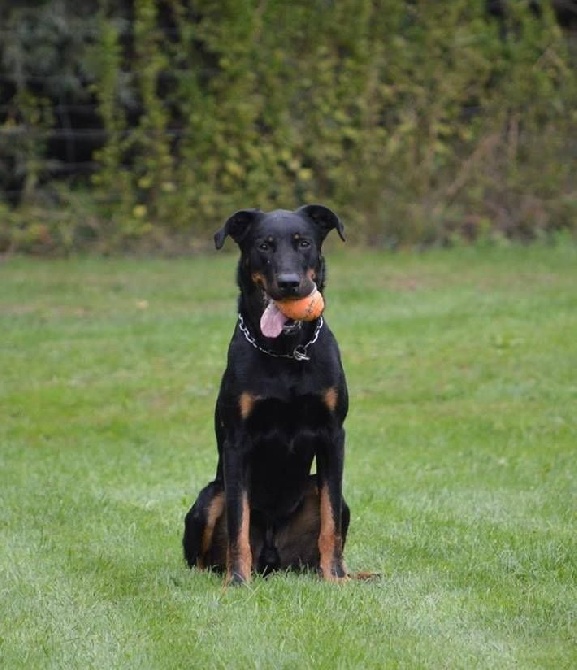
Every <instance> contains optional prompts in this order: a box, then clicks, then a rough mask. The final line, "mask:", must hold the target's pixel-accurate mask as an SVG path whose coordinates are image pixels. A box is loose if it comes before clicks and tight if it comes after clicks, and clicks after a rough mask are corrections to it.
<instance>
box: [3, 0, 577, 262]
mask: <svg viewBox="0 0 577 670" xmlns="http://www.w3.org/2000/svg"><path fill="white" fill-rule="evenodd" d="M576 7H577V3H572V2H567V1H564V2H559V1H557V2H548V1H545V0H543V1H542V2H540V3H539V2H534V1H531V2H528V1H525V0H509V1H506V0H504V1H502V2H494V1H493V2H486V1H484V0H478V1H477V2H470V0H451V1H450V2H449V1H447V2H428V1H426V0H387V1H385V0H381V1H377V2H375V1H374V0H339V2H334V3H333V2H327V1H326V0H313V1H312V2H311V1H309V0H306V1H304V0H302V1H301V0H298V1H297V2H291V3H286V2H284V1H281V0H241V1H237V0H198V1H195V2H188V1H187V0H162V1H161V0H135V2H127V1H125V2H108V1H107V0H91V1H90V2H83V3H78V2H68V1H67V0H50V1H38V2H30V3H21V2H18V3H17V2H13V1H10V0H0V11H1V14H2V17H3V19H2V25H1V27H0V30H1V34H2V40H0V68H1V69H0V76H1V80H0V81H1V83H2V89H1V93H0V104H1V110H0V156H1V158H0V184H1V186H2V188H3V192H4V201H3V204H0V250H4V251H7V250H26V251H36V252H47V251H52V252H58V253H62V252H67V251H71V250H73V249H78V248H86V247H91V248H94V249H98V250H100V251H103V252H104V251H110V250H122V249H127V248H134V247H135V246H137V247H141V248H142V247H144V248H149V249H156V250H159V249H160V250H163V249H164V250H166V251H168V250H171V249H173V250H174V249H178V250H180V251H186V250H189V251H190V250H192V249H195V248H198V246H199V245H200V246H202V244H204V242H203V241H204V240H206V239H207V237H208V232H209V231H212V230H213V229H214V228H215V226H216V225H217V224H218V223H219V222H220V221H221V220H222V219H223V218H225V217H226V216H227V215H229V214H230V213H231V211H234V210H235V209H238V208H240V207H242V206H260V207H262V208H271V207H277V206H284V207H292V206H294V205H296V204H298V203H302V202H305V201H322V202H324V203H327V204H329V205H332V206H334V207H335V208H336V209H337V210H338V212H339V213H340V214H341V215H342V216H343V217H344V218H345V219H346V221H347V222H348V223H349V231H351V235H352V236H353V238H356V240H357V241H358V242H362V243H369V244H373V245H380V246H386V247H392V248H394V247H397V246H399V245H403V244H412V245H414V244H419V245H422V244H432V243H451V242H452V241H454V240H455V239H467V240H469V239H476V238H479V237H495V236H496V237H500V236H506V237H514V238H520V239H534V238H536V237H542V236H546V235H550V234H551V233H554V231H557V230H561V229H567V230H572V231H575V229H576V228H577V186H576V184H577V182H576V180H575V174H576V173H577V78H576V74H575V63H576V60H577V59H576V55H575V50H576V48H575V38H574V27H575V24H574V20H575V19H577V8H576ZM560 23H562V24H563V25H562V26H560ZM572 52H573V53H572Z"/></svg>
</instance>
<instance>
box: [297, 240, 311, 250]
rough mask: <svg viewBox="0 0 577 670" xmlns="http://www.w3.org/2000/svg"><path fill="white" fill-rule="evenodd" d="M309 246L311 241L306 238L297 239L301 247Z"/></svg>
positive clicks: (306, 247)
mask: <svg viewBox="0 0 577 670" xmlns="http://www.w3.org/2000/svg"><path fill="white" fill-rule="evenodd" d="M310 246H311V243H310V242H309V241H308V240H299V247H300V248H301V249H308V248H309V247H310Z"/></svg>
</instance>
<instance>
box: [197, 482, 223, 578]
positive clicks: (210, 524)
mask: <svg viewBox="0 0 577 670" xmlns="http://www.w3.org/2000/svg"><path fill="white" fill-rule="evenodd" d="M223 510H224V491H223V492H222V493H219V494H218V495H217V496H215V497H214V498H213V499H212V501H211V503H210V505H209V507H208V511H207V514H206V526H205V527H204V531H203V533H202V543H201V553H200V558H199V559H198V561H197V566H198V567H199V568H200V569H201V570H202V569H203V568H205V567H206V560H205V557H206V554H207V553H208V551H209V549H210V547H211V545H212V536H213V534H214V528H215V526H216V522H217V521H218V520H219V519H220V517H221V515H222V512H223Z"/></svg>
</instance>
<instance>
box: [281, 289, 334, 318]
mask: <svg viewBox="0 0 577 670" xmlns="http://www.w3.org/2000/svg"><path fill="white" fill-rule="evenodd" d="M275 304H276V306H277V307H278V309H279V310H280V311H281V312H282V313H283V314H284V315H285V316H286V317H287V319H293V320H294V321H314V320H315V319H318V317H319V316H320V315H321V314H322V313H323V310H324V308H325V301H324V299H323V296H322V294H321V292H320V291H319V290H318V289H315V290H314V291H313V292H312V293H311V294H310V295H307V296H306V298H300V299H298V300H282V301H281V300H278V301H275Z"/></svg>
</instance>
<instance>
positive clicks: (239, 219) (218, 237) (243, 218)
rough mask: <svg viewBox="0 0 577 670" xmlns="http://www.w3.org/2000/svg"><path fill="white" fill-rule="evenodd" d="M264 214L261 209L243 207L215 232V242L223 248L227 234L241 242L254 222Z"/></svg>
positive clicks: (238, 242)
mask: <svg viewBox="0 0 577 670" xmlns="http://www.w3.org/2000/svg"><path fill="white" fill-rule="evenodd" d="M260 214H262V212H261V210H260V209H241V210H240V211H238V212H236V213H235V214H233V215H232V216H231V217H230V218H228V219H227V220H226V223H225V224H224V226H223V227H222V228H221V229H220V230H218V231H217V232H216V233H215V234H214V244H215V246H216V248H217V249H222V246H223V244H224V241H225V239H226V237H227V235H230V236H231V237H232V239H233V240H234V241H235V242H236V243H237V244H240V242H241V241H242V239H243V238H244V236H245V235H246V234H247V233H248V231H249V229H250V227H251V226H252V224H253V223H254V222H255V221H256V220H257V218H258V217H259V215H260Z"/></svg>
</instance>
